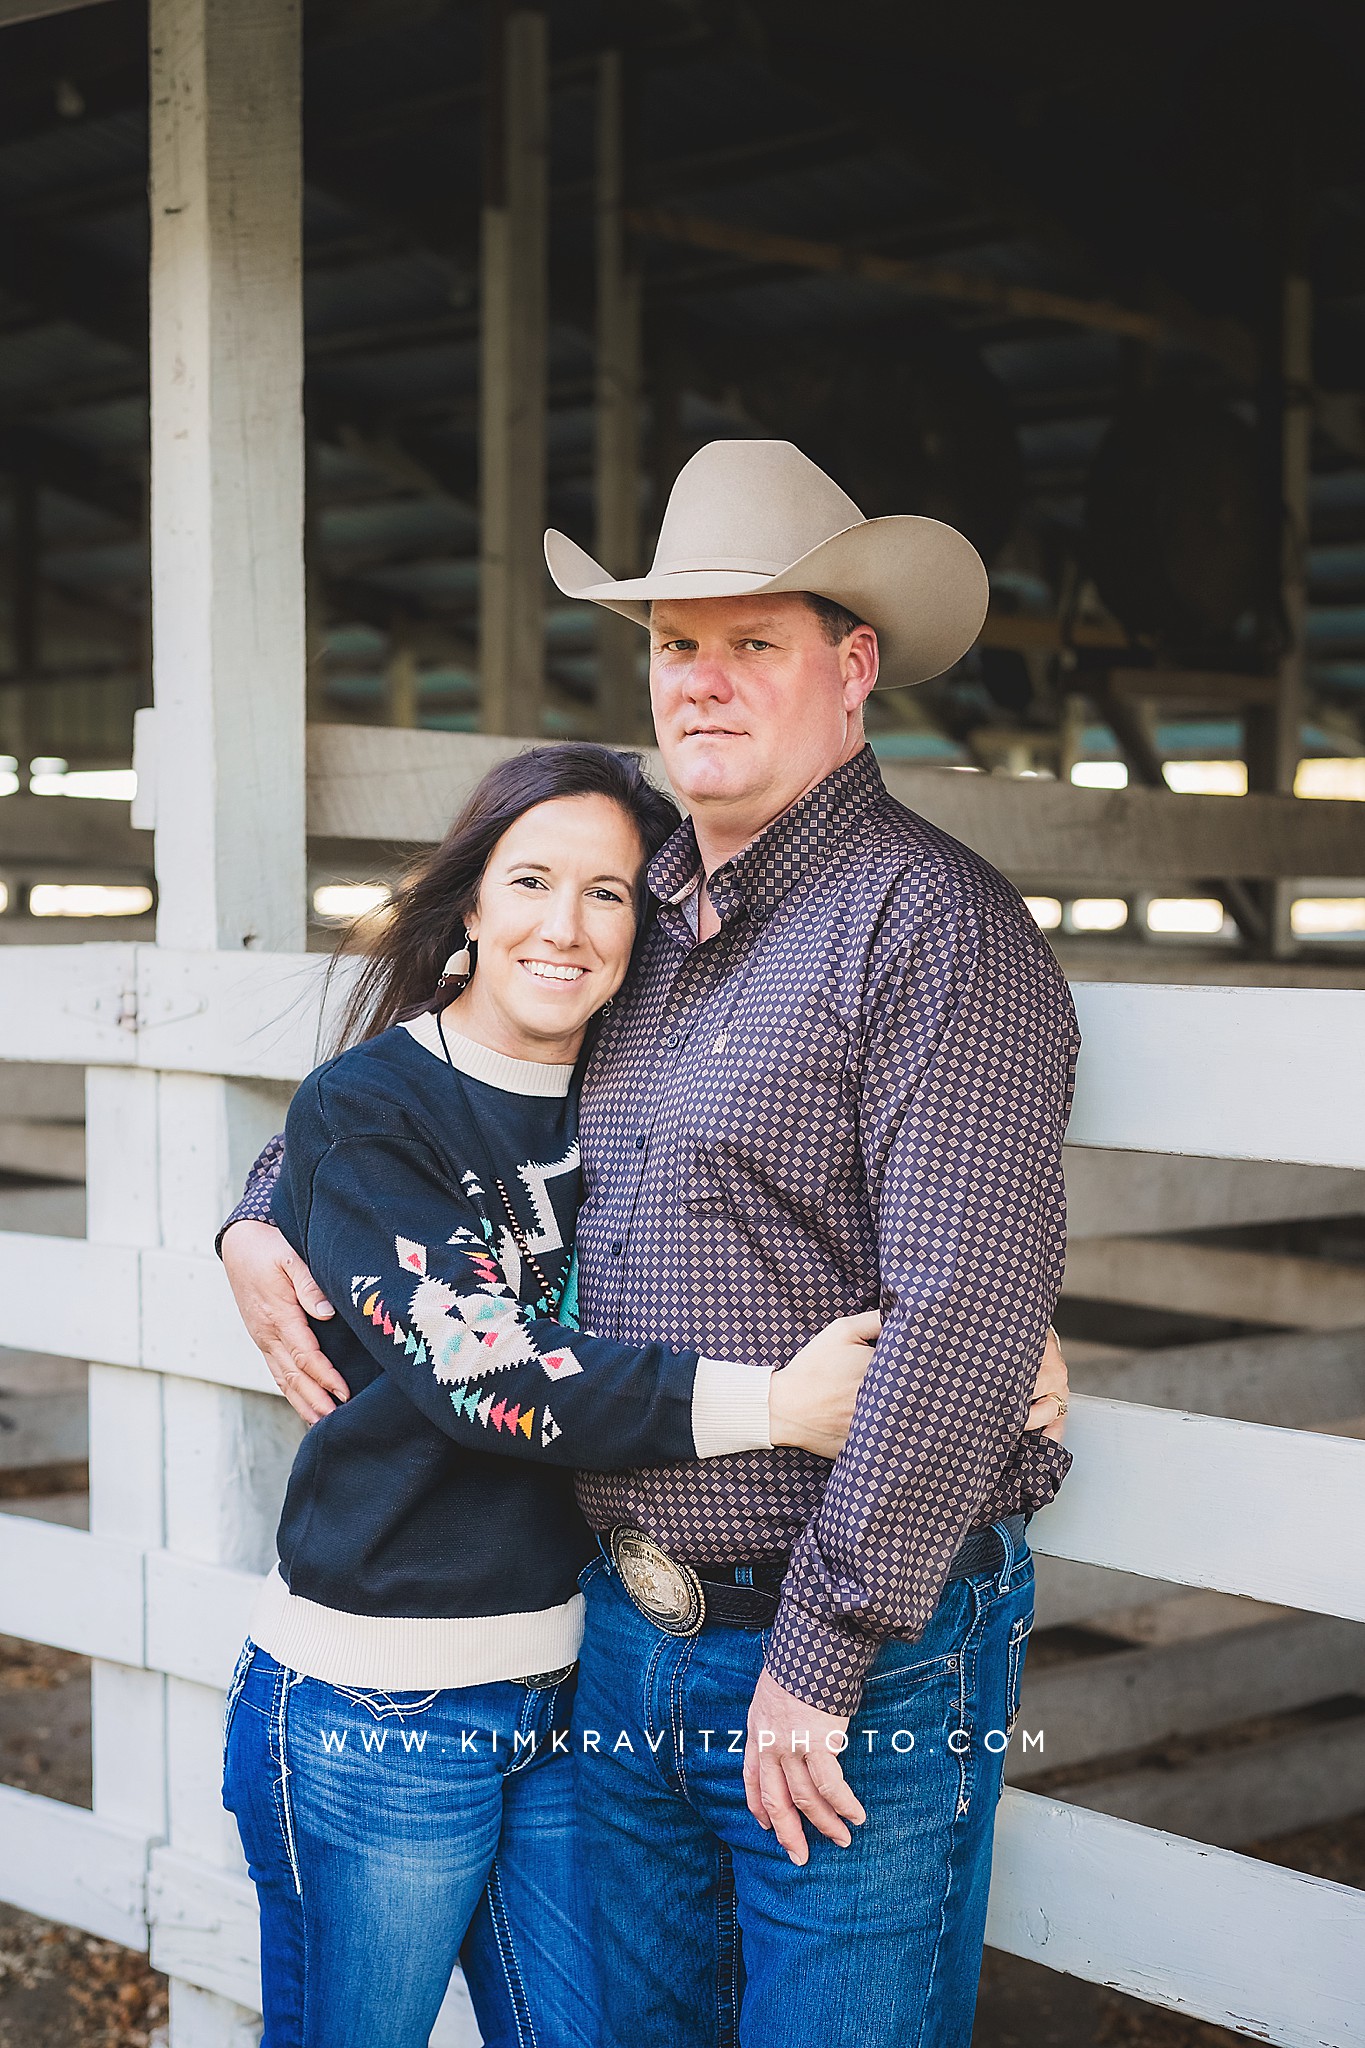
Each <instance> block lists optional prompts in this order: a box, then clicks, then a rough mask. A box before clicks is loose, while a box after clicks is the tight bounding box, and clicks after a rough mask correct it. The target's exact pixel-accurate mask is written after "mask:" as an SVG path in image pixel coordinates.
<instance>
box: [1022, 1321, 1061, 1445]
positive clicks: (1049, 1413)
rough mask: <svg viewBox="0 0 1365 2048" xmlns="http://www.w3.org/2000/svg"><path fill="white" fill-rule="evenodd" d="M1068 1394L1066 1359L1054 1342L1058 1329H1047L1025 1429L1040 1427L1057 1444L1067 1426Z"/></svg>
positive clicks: (1055, 1341) (1057, 1344)
mask: <svg viewBox="0 0 1365 2048" xmlns="http://www.w3.org/2000/svg"><path fill="white" fill-rule="evenodd" d="M1070 1395H1071V1382H1070V1380H1069V1379H1068V1378H1067V1375H1066V1360H1065V1359H1064V1358H1063V1357H1062V1347H1061V1345H1060V1344H1059V1343H1058V1342H1057V1332H1056V1331H1055V1330H1052V1329H1050V1330H1049V1331H1048V1333H1047V1349H1046V1350H1045V1351H1044V1353H1043V1362H1042V1364H1041V1365H1040V1366H1039V1368H1038V1378H1037V1380H1036V1381H1035V1382H1034V1387H1033V1399H1032V1400H1031V1402H1030V1403H1029V1411H1028V1420H1027V1421H1026V1422H1025V1424H1024V1429H1025V1431H1028V1430H1030V1429H1041V1430H1042V1432H1043V1435H1044V1436H1050V1437H1051V1438H1052V1441H1053V1442H1054V1443H1057V1444H1059V1443H1060V1442H1061V1440H1062V1437H1063V1435H1064V1433H1065V1427H1066V1426H1065V1424H1064V1422H1063V1421H1062V1417H1063V1416H1064V1415H1065V1414H1066V1404H1067V1401H1068V1400H1069V1399H1070Z"/></svg>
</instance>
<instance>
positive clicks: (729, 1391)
mask: <svg viewBox="0 0 1365 2048" xmlns="http://www.w3.org/2000/svg"><path fill="white" fill-rule="evenodd" d="M771 1381H772V1373H771V1372H769V1371H766V1370H764V1369H762V1368H760V1367H758V1366H753V1365H733V1364H731V1363H730V1362H729V1361H728V1360H727V1359H723V1358H699V1359H698V1360H697V1376H696V1379H695V1380H694V1381H693V1383H692V1439H693V1442H694V1444H695V1446H696V1453H697V1456H698V1457H699V1458H730V1457H733V1456H734V1455H735V1453H736V1452H737V1451H770V1450H771V1449H772V1447H773V1440H772V1434H771V1426H770V1423H769V1418H768V1388H769V1385H770V1384H771Z"/></svg>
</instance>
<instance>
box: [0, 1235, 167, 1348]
mask: <svg viewBox="0 0 1365 2048" xmlns="http://www.w3.org/2000/svg"><path fill="white" fill-rule="evenodd" d="M0 1303H3V1307H2V1308H0V1338H3V1340H4V1342H5V1343H6V1344H12V1345H15V1346H17V1347H18V1348H20V1349H22V1350H25V1351H52V1352H56V1353H57V1355H58V1356H59V1357H62V1358H99V1359H102V1360H104V1361H105V1362H107V1363H108V1364H110V1365H135V1364H136V1363H137V1359H138V1351H139V1341H138V1274H137V1256H136V1254H135V1253H129V1252H128V1251H127V1250H125V1249H124V1248H123V1247H122V1246H120V1245H103V1244H89V1243H87V1242H86V1241H85V1240H84V1239H82V1238H67V1237H34V1236H30V1235H28V1234H27V1233H25V1232H20V1231H11V1230H6V1231H0Z"/></svg>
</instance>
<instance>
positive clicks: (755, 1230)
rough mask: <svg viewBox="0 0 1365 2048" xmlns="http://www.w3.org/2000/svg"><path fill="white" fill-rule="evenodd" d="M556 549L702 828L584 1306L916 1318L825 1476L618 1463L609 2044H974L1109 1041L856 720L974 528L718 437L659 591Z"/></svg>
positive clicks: (679, 881) (241, 1242)
mask: <svg viewBox="0 0 1365 2048" xmlns="http://www.w3.org/2000/svg"><path fill="white" fill-rule="evenodd" d="M546 552H547V558H548V560H549V563H550V568H551V572H552V574H553V575H554V577H555V580H556V582H557V583H558V584H559V587H560V588H561V589H562V590H564V591H565V592H566V594H568V595H570V596H574V597H581V598H586V599H588V600H589V601H592V602H596V603H602V604H606V605H608V606H610V607H611V608H613V609H615V610H618V611H621V612H623V613H625V614H626V615H627V616H630V617H633V618H636V619H637V620H639V621H640V622H641V623H646V624H648V626H649V630H650V636H651V662H650V673H651V694H652V700H653V708H654V718H655V725H656V729H657V733H658V739H659V745H660V747H661V749H662V752H663V757H664V762H665V765H666V767H667V769H668V773H669V776H670V778H671V780H672V782H673V785H674V788H675V789H676V791H677V793H678V795H679V796H680V797H681V798H682V800H683V802H684V804H685V806H686V807H687V809H688V811H689V813H690V821H689V823H688V824H686V825H685V826H684V827H683V828H682V829H681V830H680V832H679V833H678V834H677V835H676V836H675V838H674V840H672V841H671V842H670V843H669V845H668V846H666V847H665V848H664V850H663V852H662V853H661V854H660V855H659V856H658V857H657V859H656V860H655V862H654V863H653V865H652V867H651V870H650V878H649V880H650V889H651V891H652V894H653V896H654V898H655V900H656V906H657V912H658V914H657V918H656V921H655V924H654V926H653V928H652V930H651V931H650V932H649V934H648V936H647V938H646V940H645V943H644V946H643V949H642V952H641V956H640V958H639V961H638V964H637V967H636V970H635V972H634V974H633V976H632V979H631V981H630V982H629V983H628V985H627V988H626V990H625V991H623V994H622V996H621V997H620V998H619V999H618V1001H617V1004H616V1008H615V1011H614V1013H613V1015H612V1016H611V1018H610V1019H609V1020H608V1021H607V1023H606V1025H605V1027H604V1029H603V1033H602V1037H601V1039H600V1041H599V1044H598V1047H597V1050H596V1053H595V1055H594V1059H593V1064H592V1068H591V1071H590V1074H589V1077H588V1083H587V1087H586V1089H585V1095H584V1102H583V1133H582V1134H583V1162H584V1179H585V1200H584V1205H583V1209H582V1212H581V1217H580V1225H579V1253H580V1262H581V1305H582V1313H583V1320H584V1323H585V1326H586V1327H588V1328H591V1329H593V1330H595V1331H597V1332H599V1333H600V1334H604V1335H606V1334H611V1335H619V1336H623V1337H634V1336H640V1335H649V1334H656V1335H657V1334H664V1335H669V1336H672V1337H673V1338H675V1340H682V1339H684V1338H685V1339H686V1340H687V1341H689V1342H692V1343H696V1344H698V1345H700V1346H702V1347H703V1348H704V1349H706V1350H707V1351H708V1352H710V1353H712V1354H714V1355H717V1356H740V1357H750V1358H754V1359H755V1362H761V1363H770V1362H778V1361H779V1360H780V1359H781V1358H783V1357H786V1356H787V1355H788V1354H789V1353H790V1351H791V1350H792V1349H793V1348H794V1347H795V1343H796V1342H799V1341H800V1335H801V1334H803V1333H807V1332H808V1331H809V1330H810V1329H812V1328H814V1327H816V1325H817V1324H819V1323H820V1322H822V1321H824V1320H826V1319H827V1318H828V1317H829V1316H830V1315H832V1314H834V1313H837V1312H840V1311H845V1310H848V1309H852V1308H856V1307H861V1306H866V1305H869V1304H871V1303H872V1302H874V1301H879V1302H880V1306H881V1310H882V1318H883V1331H882V1337H881V1339H880V1341H879V1343H878V1345H877V1348H876V1352H875V1354H874V1358H873V1361H872V1364H871V1366H870V1368H869V1371H868V1375H867V1379H866V1381H865V1384H864V1388H863V1392H862V1395H861V1396H860V1399H859V1404H858V1409H857V1413H856V1415H855V1417H854V1423H853V1428H852V1431H851V1432H850V1436H849V1439H848V1443H847V1446H846V1448H845V1450H844V1452H843V1454H842V1455H841V1457H840V1458H839V1459H838V1461H837V1462H836V1463H835V1465H834V1466H833V1467H832V1468H831V1467H829V1466H828V1465H825V1464H823V1463H822V1462H821V1461H819V1460H817V1459H814V1458H810V1457H808V1456H806V1455H805V1454H803V1453H798V1452H792V1451H783V1450H773V1451H759V1452H749V1453H746V1454H744V1455H743V1456H741V1457H737V1458H732V1459H722V1460H716V1461H713V1462H712V1464H711V1465H710V1466H709V1467H706V1466H675V1467H670V1468H668V1469H667V1470H663V1471H654V1472H635V1473H624V1474H585V1475H583V1476H582V1478H581V1480H580V1501H581V1503H582V1506H583V1508H584V1511H585V1513H586V1514H587V1516H588V1519H589V1521H590V1522H591V1523H592V1524H593V1526H594V1527H595V1528H596V1529H597V1530H598V1531H599V1533H600V1539H601V1542H602V1545H603V1562H602V1564H601V1565H600V1566H598V1567H596V1568H590V1572H589V1574H588V1575H587V1581H586V1585H585V1592H586V1603H587V1622H586V1634H585V1639H584V1645H583V1654H582V1663H581V1671H580V1688H579V1715H578V1724H579V1738H580V1740H579V1749H580V1752H581V1754H580V1758H579V1764H580V1771H581V1786H582V1794H583V1796H582V1799H581V1801H580V1805H581V1811H582V1817H583V1827H584V1831H585V1836H586V1839H587V1844H588V1853H589V1859H590V1868H591V1875H592V1881H593V1889H594V1895H595V1900H596V1906H597V1910H598V1913H599V1916H600V1929H601V1941H600V1952H601V1955H602V1961H603V1969H604V1975H605V1980H606V1981H605V1998H606V2009H607V2015H608V2024H609V2028H610V2031H611V2037H612V2040H613V2042H616V2043H621V2044H627V2043H628V2044H629V2048H654V2044H658V2048H692V2044H694V2043H695V2044H698V2048H700V2044H701V2043H703V2042H705V2043H713V2042H716V2041H717V2040H719V2041H722V2042H724V2041H732V2040H735V2039H738V2038H739V2031H738V2029H739V2026H740V2022H739V2018H738V2014H739V2002H740V1997H741V1991H742V1996H743V2021H742V2036H743V2039H744V2041H745V2042H746V2043H748V2044H753V2048H770V2044H771V2048H776V2044H778V2043H782V2044H784V2048H789V2044H797V2048H801V2044H810V2048H814V2044H815V2043H817V2042H818V2043H820V2044H822V2048H838V2044H844V2043H847V2044H849V2048H852V2044H854V2043H857V2044H859V2048H874V2044H878V2043H885V2044H887V2048H890V2044H892V2043H896V2044H902V2043H916V2044H920V2048H966V2043H967V2042H968V2040H969V2036H970V2032H971V2021H972V2013H973V2009H974V2003H975V1993H976V1980H977V1974H978V1970H979V1964H980V1953H981V1945H982V1938H983V1930H984V1920H985V1902H986V1889H987V1883H988V1878H989V1865H990V1843H991V1830H992V1823H993V1814H994V1807H995V1804H996V1800H997V1798H998V1796H999V1790H1000V1782H1001V1768H1002V1766H1001V1758H1000V1752H1001V1750H1003V1748H1004V1745H1005V1742H1006V1740H1007V1737H1008V1731H1009V1729H1010V1727H1011V1725H1012V1722H1013V1718H1014V1715H1015V1713H1016V1712H1017V1708H1018V1679H1019V1671H1020V1668H1021V1665H1022V1660H1023V1653H1024V1647H1025V1640H1026V1637H1027V1632H1028V1628H1029V1626H1030V1625H1031V1621H1032V1563H1031V1560H1030V1558H1029V1555H1028V1551H1027V1545H1026V1544H1025V1542H1024V1537H1023V1524H1024V1518H1025V1515H1026V1514H1027V1513H1028V1512H1029V1511H1030V1510H1031V1509H1033V1508H1035V1507H1037V1506H1040V1505H1042V1504H1043V1503H1044V1502H1045V1501H1047V1500H1048V1499H1050V1498H1051V1497H1052V1495H1053V1493H1054V1492H1055V1490H1056V1487H1057V1485H1058V1484H1059V1483H1060V1480H1061V1478H1062V1476H1063V1474H1064V1472H1065V1470H1066V1467H1067V1464H1068V1463H1069V1458H1068V1454H1067V1453H1066V1452H1065V1451H1064V1450H1063V1449H1062V1448H1061V1445H1060V1443H1058V1442H1057V1441H1056V1437H1057V1435H1058V1434H1059V1429H1058V1426H1057V1425H1058V1423H1059V1420H1060V1415H1061V1413H1062V1412H1064V1410H1065V1388H1064V1381H1063V1382H1062V1384H1061V1391H1059V1392H1055V1393H1053V1394H1051V1395H1048V1396H1046V1397H1044V1399H1043V1400H1042V1402H1041V1403H1040V1402H1039V1401H1038V1400H1035V1401H1034V1402H1033V1403H1032V1404H1031V1402H1030V1393H1031V1392H1041V1388H1042V1386H1043V1385H1044V1384H1046V1382H1037V1383H1036V1382H1035V1369H1036V1366H1037V1361H1038V1359H1039V1357H1040V1355H1041V1354H1042V1353H1043V1351H1044V1344H1045V1340H1046V1337H1047V1331H1048V1319H1049V1317H1050V1315H1051V1313H1052V1308H1053V1305H1054V1303H1055V1300H1056V1296H1057V1293H1058V1290H1059V1287H1060V1280H1061V1265H1062V1253H1063V1239H1064V1208H1063V1195H1062V1183H1061V1143H1062V1134H1063V1130H1064V1127H1065V1123H1066V1117H1067V1113H1068V1109H1069V1104H1070V1091H1071V1078H1072V1072H1073V1068H1074V1059H1075V1051H1076V1033H1075V1023H1074V1017H1073V1013H1072V1010H1071V1005H1070V1001H1069V998H1068V995H1067V991H1066V988H1065V984H1064V982H1063V981H1062V978H1061V975H1060V973H1059V971H1058V969H1057V967H1056V965H1055V963H1054V962H1053V959H1052V956H1051V954H1050V953H1049V952H1048V950H1047V948H1046V946H1045V945H1044V943H1043V942H1042V940H1041V939H1040V937H1039V936H1038V934H1037V932H1036V931H1035V929H1034V927H1033V925H1032V923H1031V921H1030V919H1029V917H1028V913H1027V912H1026V910H1025V909H1024V906H1023V904H1022V903H1021V901H1020V899H1019V897H1018V896H1017V894H1016V893H1015V891H1014V890H1013V889H1012V888H1010V886H1009V885H1008V884H1007V883H1006V882H1004V881H1003V880H1002V879H1001V878H1000V877H999V876H998V875H996V874H995V873H994V871H993V870H992V869H991V868H989V867H988V866H987V865H986V864H985V863H984V862H983V861H981V860H979V859H978V858H977V857H976V856H975V855H973V854H971V853H969V852H968V851H967V850H966V849H965V848H963V847H961V846H959V845H958V844H957V843H956V842H954V841H953V840H951V839H949V838H948V837H947V836H946V835H945V834H943V833H940V832H938V831H937V830H935V829H934V828H932V827H930V826H929V825H927V824H925V823H924V822H923V821H922V820H920V819H917V818H915V817H914V816H913V815H912V814H911V813H909V812H908V811H905V810H904V809H903V808H902V807H901V806H899V805H897V804H895V803H894V802H893V801H892V800H891V799H890V798H889V797H888V796H887V794H886V791H885V789H884V787H883V785H882V783H881V779H880V777H879V775H878V773H877V768H876V763H875V760H874V758H873V756H872V754H871V751H870V750H869V748H868V747H867V745H866V743H865V739H864V734H863V722H862V706H863V704H864V702H865V701H866V699H867V697H868V695H869V694H870V692H871V691H872V689H873V688H874V687H875V686H876V684H877V682H878V680H879V679H880V680H883V681H889V682H891V683H899V684H907V683H913V682H917V681H922V680H925V679H926V678H927V677H929V676H932V675H935V674H938V673H940V672H941V671H942V670H943V669H944V668H946V667H948V666H950V665H951V663H952V662H953V661H955V660H956V659H958V657H959V656H960V655H961V654H963V653H964V652H965V651H966V649H967V648H968V647H969V646H970V645H971V643H972V641H973V640H974V639H975V637H976V634H977V632H978V631H979V630H980V625H981V621H982V618H983V617H984V613H985V606H986V578H985V572H984V570H983V569H982V566H981V564H980V561H979V560H978V558H977V556H976V554H975V552H974V550H973V549H972V548H971V546H970V544H969V543H968V542H967V541H965V540H964V539H963V538H962V536H961V535H959V534H956V533H954V532H953V531H952V530H951V529H950V528H947V527H944V526H941V525H939V524H938V523H937V522H935V521H932V520H925V519H916V518H909V517H905V518H896V519H879V520H870V521H865V520H863V519H862V517H861V515H860V513H859V512H858V509H857V507H856V506H855V505H854V504H853V503H852V501H851V500H850V499H848V498H847V497H846V496H845V495H844V493H843V492H842V491H840V490H839V489H838V487H837V486H836V485H835V484H834V483H833V482H832V481H831V480H830V479H829V478H828V477H826V476H825V475H824V474H823V473H822V472H821V471H820V470H818V469H817V468H816V467H815V465H814V464H812V463H810V462H808V461H807V460H806V458H805V457H803V456H802V455H801V454H800V453H799V452H798V451H797V450H796V449H795V448H793V447H791V446H790V445H789V444H787V443H783V442H721V443H714V444H712V445H711V446H710V447H708V448H704V449H702V450H701V451H700V453H699V454H698V455H696V456H695V457H693V459H692V461H691V462H690V463H689V464H688V465H687V467H686V468H685V469H684V470H683V472H682V473H681V475H680V476H679V478H678V481H677V483H676V484H675V486H674V490H673V495H672V497H671V499H670V502H669V506H668V511H667V514H666V517H665V520H664V523H663V528H662V530H661V533H660V538H659V545H658V550H657V553H656V557H655V562H654V566H653V569H652V570H651V572H650V574H649V575H648V576H646V577H643V578H640V579H637V580H635V581H632V582H619V583H613V582H612V581H611V580H610V579H609V578H607V577H606V576H605V574H604V572H603V571H602V570H601V569H600V568H599V567H598V566H597V564H595V563H594V562H592V561H591V559H590V558H589V557H588V556H587V555H585V554H584V553H583V551H582V550H581V549H579V548H577V547H576V546H575V545H574V544H573V543H572V542H570V541H569V540H567V539H566V538H565V536H563V535H560V534H550V535H549V536H547V543H546ZM239 1213H240V1212H239ZM225 1258H226V1259H227V1261H228V1265H229V1274H230V1277H231V1278H232V1280H233V1283H234V1288H235V1290H236V1293H237V1296H238V1300H239V1303H240V1304H241V1305H242V1307H243V1311H244V1314H245V1315H246V1319H247V1322H248V1327H250V1328H252V1331H253V1334H254V1335H255V1336H256V1338H257V1341H258V1342H259V1343H260V1344H261V1345H262V1348H263V1349H264V1350H265V1351H266V1353H267V1357H268V1358H270V1360H271V1364H272V1370H273V1371H274V1372H275V1373H276V1377H277V1378H278V1379H280V1380H281V1382H282V1383H283V1382H284V1381H285V1380H288V1381H290V1383H291V1386H292V1390H293V1398H294V1399H295V1405H296V1406H298V1407H299V1408H300V1411H301V1412H309V1411H310V1410H311V1412H320V1411H321V1409H322V1407H323V1404H324V1402H325V1401H326V1396H325V1394H322V1393H320V1392H319V1391H318V1385H321V1386H324V1387H325V1386H331V1382H330V1381H329V1380H328V1378H327V1374H326V1369H325V1367H321V1366H319V1365H318V1364H317V1363H316V1361H315V1359H314V1358H313V1356H312V1350H311V1349H310V1344H311V1340H310V1339H309V1338H308V1337H307V1336H306V1335H305V1334H304V1331H303V1329H302V1327H301V1318H300V1317H299V1316H298V1313H297V1309H296V1308H294V1305H293V1304H294V1293H295V1292H297V1294H298V1298H299V1299H300V1300H301V1301H302V1302H303V1304H304V1306H305V1307H310V1308H316V1306H317V1304H316V1300H315V1292H316V1291H315V1290H314V1291H313V1293H312V1294H310V1292H309V1282H308V1277H307V1275H306V1274H304V1273H302V1272H301V1271H300V1270H299V1266H298V1261H297V1260H293V1259H292V1258H291V1255H289V1254H288V1253H287V1249H286V1248H284V1247H283V1246H282V1243H281V1241H280V1240H278V1239H275V1238H273V1237H269V1238H268V1237H266V1236H265V1235H264V1233H263V1232H261V1231H260V1230H255V1231H246V1230H236V1231H233V1232H232V1233H231V1234H230V1235H229V1237H228V1238H227V1241H226V1246H225ZM291 1310H292V1312H293V1320H292V1321H291ZM315 1382H316V1383H317V1385H315V1384H314V1383H315ZM331 1390H332V1391H336V1389H335V1387H334V1386H331ZM326 1405H330V1402H327V1403H326ZM1031 1407H1032V1409H1033V1416H1032V1419H1033V1421H1034V1422H1035V1423H1037V1422H1039V1421H1041V1420H1042V1419H1043V1417H1044V1416H1046V1417H1050V1418H1053V1419H1052V1420H1051V1421H1049V1424H1048V1427H1047V1429H1045V1430H1044V1429H1035V1430H1033V1431H1032V1432H1028V1431H1025V1430H1024V1424H1025V1422H1026V1419H1028V1418H1029V1415H1030V1408H1031ZM1040 1408H1041V1413H1040V1412H1039V1411H1040ZM741 1748H742V1749H743V1751H744V1759H743V1766H742V1771H741V1765H740V1758H739V1754H738V1752H739V1750H740V1749H741ZM803 1816H804V1818H805V1820H806V1821H808V1822H809V1823H810V1824H811V1827H812V1829H813V1830H814V1834H813V1840H812V1842H810V1843H808V1842H807V1839H806V1835H805V1830H804V1827H803V1825H802V1817H803ZM812 1852H813V1853H812Z"/></svg>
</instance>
